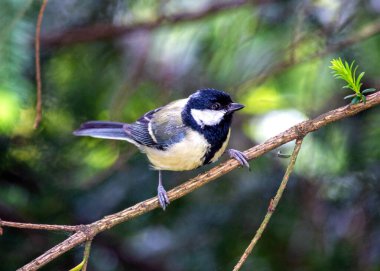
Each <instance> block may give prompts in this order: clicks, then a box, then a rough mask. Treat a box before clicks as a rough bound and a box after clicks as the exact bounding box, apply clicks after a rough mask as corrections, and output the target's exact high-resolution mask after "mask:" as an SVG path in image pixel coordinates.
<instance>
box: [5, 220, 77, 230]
mask: <svg viewBox="0 0 380 271" xmlns="http://www.w3.org/2000/svg"><path fill="white" fill-rule="evenodd" d="M0 227H8V228H19V229H30V230H46V231H73V232H75V231H77V230H78V226H70V225H48V224H33V223H20V222H10V221H4V220H1V219H0Z"/></svg>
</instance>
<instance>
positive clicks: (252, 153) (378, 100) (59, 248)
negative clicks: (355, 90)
mask: <svg viewBox="0 0 380 271" xmlns="http://www.w3.org/2000/svg"><path fill="white" fill-rule="evenodd" d="M378 104H380V92H376V93H374V94H372V95H369V96H367V102H366V104H363V103H359V104H355V105H346V106H343V107H340V108H338V109H335V110H331V111H329V112H327V113H325V114H323V115H320V116H318V117H316V118H315V119H312V120H308V121H304V122H301V123H299V124H297V125H295V126H293V127H291V128H289V129H288V130H286V131H285V132H282V133H280V134H278V135H277V136H275V137H272V138H270V139H268V140H267V141H265V142H264V143H262V144H259V145H257V146H254V147H253V148H250V149H248V150H246V151H245V152H244V153H245V155H246V156H247V157H248V158H249V159H250V160H251V159H254V158H256V157H258V156H260V155H263V154H264V153H266V152H269V151H271V150H273V149H275V148H277V147H279V146H281V145H283V144H285V143H287V142H289V141H292V140H295V139H298V138H302V137H303V136H305V135H307V134H308V133H311V132H313V131H315V130H318V129H320V128H321V127H323V126H326V125H327V124H329V123H331V122H334V121H338V120H341V119H344V118H346V117H349V116H352V115H355V114H357V113H359V112H361V111H363V110H366V109H368V108H371V107H373V106H375V105H378ZM238 166H239V163H238V162H237V161H236V160H233V159H229V160H227V161H226V162H224V163H221V164H219V165H217V166H215V167H214V168H212V169H210V170H209V171H207V172H205V173H203V174H200V175H198V176H197V177H195V178H192V179H190V180H189V181H187V182H185V183H183V184H181V185H179V186H177V187H175V188H174V189H172V190H170V191H169V192H168V196H169V199H170V200H171V201H173V200H176V199H178V198H180V197H183V196H184V195H186V194H188V193H190V192H192V191H194V190H195V189H198V188H200V187H201V186H203V185H205V184H206V183H209V182H211V181H213V180H216V179H217V178H219V177H221V176H223V175H225V174H227V173H228V172H230V171H232V170H234V169H236V168H237V167H238ZM159 206H160V205H159V203H158V200H157V198H156V197H154V198H150V199H147V200H145V201H143V202H140V203H137V204H136V205H134V206H131V207H129V208H127V209H125V210H123V211H120V212H118V213H115V214H112V215H109V216H106V217H104V218H103V219H100V220H98V221H96V222H94V223H91V224H88V225H82V226H78V230H77V231H76V232H75V233H74V234H73V235H72V236H70V237H69V238H67V239H66V240H64V241H63V242H61V243H60V244H58V245H56V246H55V247H53V248H51V249H49V250H48V251H46V252H45V253H43V254H42V255H41V256H39V257H38V258H36V259H34V260H32V261H31V262H30V263H28V264H26V265H25V266H23V267H22V268H20V269H19V270H24V271H26V270H28V271H29V270H37V269H38V268H40V267H42V266H44V265H46V264H47V263H49V262H50V261H52V260H53V259H55V258H57V257H58V256H60V255H62V254H63V253H65V252H67V251H69V250H70V249H72V248H74V247H76V246H77V245H79V244H81V243H83V242H85V241H88V240H92V239H93V238H94V237H95V236H96V235H97V234H98V233H100V232H103V231H105V230H108V229H110V228H112V227H114V226H115V225H118V224H120V223H122V222H125V221H127V220H130V219H132V218H134V217H136V216H140V215H142V214H145V213H147V212H149V211H151V210H153V209H155V208H158V207H159ZM1 226H7V225H4V224H2V222H1V220H0V227H1Z"/></svg>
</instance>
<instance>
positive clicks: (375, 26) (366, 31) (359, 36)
mask: <svg viewBox="0 0 380 271" xmlns="http://www.w3.org/2000/svg"><path fill="white" fill-rule="evenodd" d="M378 34H380V20H377V21H375V22H372V23H368V24H367V25H365V26H364V27H362V28H361V29H359V30H358V31H356V32H352V35H351V36H350V37H348V38H346V39H343V40H341V41H338V42H336V43H332V44H329V45H328V46H327V47H326V48H324V49H323V50H321V51H318V52H315V53H312V54H310V55H308V56H306V57H303V58H292V57H290V58H289V59H285V60H283V61H280V62H278V63H277V64H275V65H274V66H271V67H269V68H267V69H266V70H265V71H263V72H261V73H260V74H259V75H257V76H256V77H254V78H252V79H249V80H247V81H245V82H243V83H241V84H240V89H245V86H256V85H259V84H261V83H262V82H264V81H265V80H266V79H267V78H268V77H271V76H274V75H276V74H279V73H281V72H283V71H285V70H287V69H289V68H291V67H294V66H296V65H299V64H302V63H306V62H308V61H311V60H314V59H318V58H321V57H324V56H326V55H328V54H331V53H333V52H336V51H338V50H342V49H344V48H346V47H349V46H351V45H354V44H356V43H359V42H361V41H364V40H366V39H369V38H371V37H373V36H375V35H378ZM297 43H298V41H297ZM293 47H294V46H293V45H292V46H290V47H289V50H294V48H293ZM285 51H287V50H285ZM284 55H287V54H286V53H284ZM290 55H291V54H290Z"/></svg>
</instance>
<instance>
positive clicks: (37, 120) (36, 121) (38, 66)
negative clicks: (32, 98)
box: [33, 0, 48, 129]
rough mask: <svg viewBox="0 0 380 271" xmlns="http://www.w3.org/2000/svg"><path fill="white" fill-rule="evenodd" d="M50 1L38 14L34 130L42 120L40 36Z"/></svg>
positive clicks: (45, 1)
mask: <svg viewBox="0 0 380 271" xmlns="http://www.w3.org/2000/svg"><path fill="white" fill-rule="evenodd" d="M47 2H48V0H43V2H42V5H41V8H40V12H39V13H38V19H37V26H36V37H35V58H36V81H37V104H36V118H35V119H34V125H33V127H34V129H37V128H38V125H39V124H40V122H41V120H42V83H41V63H40V35H41V24H42V18H43V16H44V12H45V8H46V5H47Z"/></svg>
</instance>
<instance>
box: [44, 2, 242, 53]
mask: <svg viewBox="0 0 380 271" xmlns="http://www.w3.org/2000/svg"><path fill="white" fill-rule="evenodd" d="M247 3H249V1H248V0H231V1H229V2H222V1H219V2H215V3H213V4H212V5H210V6H209V7H207V8H205V9H203V10H200V11H198V12H192V13H189V12H184V13H179V14H175V15H161V16H159V17H158V18H156V19H154V20H153V21H150V22H142V23H135V24H131V25H120V26H117V25H110V24H96V25H91V26H88V27H81V28H74V29H69V30H67V31H65V32H61V33H56V34H54V33H50V34H47V35H46V36H43V37H41V42H42V44H43V45H44V46H63V45H70V44H75V43H83V42H92V41H96V40H105V39H111V38H118V37H120V36H123V35H126V34H128V33H131V32H135V31H140V30H151V29H154V28H157V27H159V26H162V25H165V24H166V25H168V24H174V23H180V22H188V21H195V20H199V19H202V18H204V17H207V16H210V15H214V14H217V13H219V12H222V11H224V10H229V9H233V8H237V7H240V6H242V5H245V4H247Z"/></svg>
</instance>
